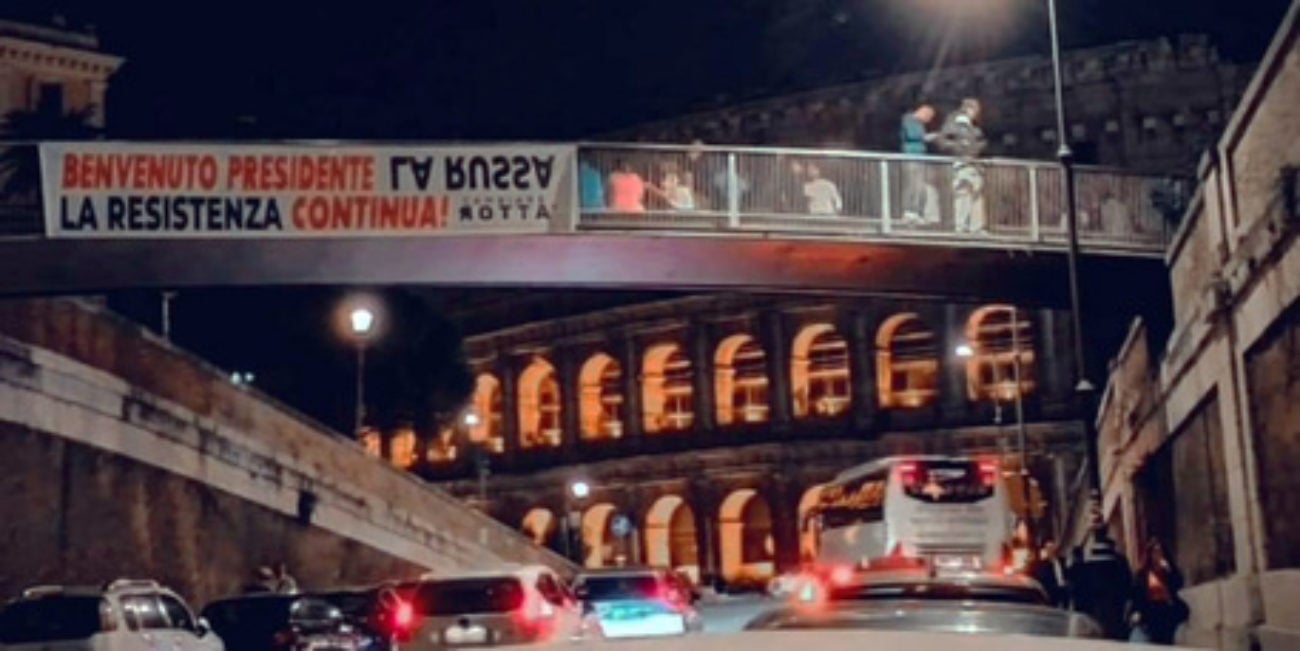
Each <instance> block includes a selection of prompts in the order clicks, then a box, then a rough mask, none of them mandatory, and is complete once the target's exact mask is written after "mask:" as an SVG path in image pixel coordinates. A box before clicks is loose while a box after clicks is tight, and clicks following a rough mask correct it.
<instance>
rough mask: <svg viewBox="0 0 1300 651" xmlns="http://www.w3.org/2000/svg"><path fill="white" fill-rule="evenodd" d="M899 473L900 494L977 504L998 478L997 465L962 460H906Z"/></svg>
mask: <svg viewBox="0 0 1300 651" xmlns="http://www.w3.org/2000/svg"><path fill="white" fill-rule="evenodd" d="M898 470H899V477H900V479H901V483H902V486H903V493H904V494H905V495H907V496H908V497H911V498H914V499H918V500H922V501H925V502H957V503H969V502H978V501H981V500H984V499H987V498H989V497H992V496H993V491H994V489H995V487H996V486H997V482H998V479H999V478H998V469H997V465H996V464H994V463H991V462H979V461H974V460H964V459H954V460H924V461H905V462H902V463H900V464H899V465H898Z"/></svg>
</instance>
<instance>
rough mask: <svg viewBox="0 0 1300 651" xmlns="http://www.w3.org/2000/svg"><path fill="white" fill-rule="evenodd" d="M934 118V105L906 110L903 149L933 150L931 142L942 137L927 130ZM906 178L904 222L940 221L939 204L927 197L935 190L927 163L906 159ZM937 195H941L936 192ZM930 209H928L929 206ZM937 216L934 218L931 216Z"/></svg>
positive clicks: (909, 151)
mask: <svg viewBox="0 0 1300 651" xmlns="http://www.w3.org/2000/svg"><path fill="white" fill-rule="evenodd" d="M933 121H934V107H933V106H930V105H929V104H922V105H920V106H918V107H916V110H913V111H911V112H909V113H904V114H903V122H902V125H901V126H900V128H899V140H900V141H901V143H902V151H903V153H904V154H908V155H909V156H924V155H925V154H928V153H929V152H930V143H931V142H934V141H935V140H937V139H938V138H939V134H938V133H935V132H931V131H929V130H927V127H928V126H929V125H930V123H931V122H933ZM901 172H902V179H903V223H904V224H926V223H933V222H935V221H938V212H937V209H938V206H937V205H934V206H932V205H929V203H928V202H927V201H926V200H927V199H928V198H929V197H930V195H931V194H935V193H934V190H933V189H932V188H930V187H929V185H928V184H926V182H925V163H922V162H919V161H904V162H903V164H902V169H901ZM936 198H937V196H936ZM927 209H928V210H927ZM932 216H933V219H931V217H932Z"/></svg>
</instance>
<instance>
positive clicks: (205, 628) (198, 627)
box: [194, 617, 212, 637]
mask: <svg viewBox="0 0 1300 651" xmlns="http://www.w3.org/2000/svg"><path fill="white" fill-rule="evenodd" d="M211 632H212V625H211V624H209V623H208V618H206V617H200V618H199V621H197V622H195V623H194V633H195V634H196V635H198V636H199V637H207V636H208V633H211Z"/></svg>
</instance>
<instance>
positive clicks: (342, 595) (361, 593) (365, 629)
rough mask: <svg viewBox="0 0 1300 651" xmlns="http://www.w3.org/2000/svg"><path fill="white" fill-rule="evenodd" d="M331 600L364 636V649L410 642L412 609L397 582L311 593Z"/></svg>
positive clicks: (391, 648) (390, 649)
mask: <svg viewBox="0 0 1300 651" xmlns="http://www.w3.org/2000/svg"><path fill="white" fill-rule="evenodd" d="M312 596H315V597H320V598H321V599H324V600H325V601H328V602H329V603H330V604H333V605H334V606H335V607H337V608H338V609H339V610H340V611H342V613H343V618H344V620H345V621H346V622H347V623H348V625H350V626H351V627H352V628H353V629H354V630H356V631H357V632H358V633H360V634H362V635H364V636H365V637H366V638H367V643H366V646H364V647H363V648H364V649H365V650H366V651H395V650H396V649H397V648H398V645H399V644H403V643H406V642H409V641H410V639H411V634H412V633H413V632H414V629H415V623H416V621H415V609H414V607H413V606H412V604H411V602H410V601H408V600H406V599H403V598H402V597H401V596H400V595H399V593H398V589H397V585H395V584H394V585H381V586H375V587H370V588H352V589H343V590H334V591H331V592H321V593H313V594H312Z"/></svg>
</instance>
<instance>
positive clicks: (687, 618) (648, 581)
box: [574, 568, 704, 638]
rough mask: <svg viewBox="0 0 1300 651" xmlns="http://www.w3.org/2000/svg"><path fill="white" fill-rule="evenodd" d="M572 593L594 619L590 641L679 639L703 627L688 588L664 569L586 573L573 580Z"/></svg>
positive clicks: (679, 577)
mask: <svg viewBox="0 0 1300 651" xmlns="http://www.w3.org/2000/svg"><path fill="white" fill-rule="evenodd" d="M574 591H575V592H576V593H577V595H578V598H579V599H581V600H582V602H583V604H584V610H585V612H586V613H587V614H588V616H589V617H592V618H594V619H595V622H594V623H589V624H588V629H590V630H591V632H592V633H593V635H592V636H593V637H594V636H595V633H598V634H599V636H601V637H605V638H622V637H656V636H663V635H683V634H686V633H692V632H698V631H701V630H703V628H704V620H703V619H702V618H701V617H700V614H699V612H698V611H696V610H695V606H694V604H695V601H696V596H695V591H694V589H693V587H692V585H691V583H690V582H689V581H687V580H685V579H684V578H683V577H682V576H681V575H679V574H677V573H675V572H671V571H668V570H657V569H627V568H621V569H617V570H604V571H596V572H587V573H584V574H581V575H579V576H578V578H577V580H576V581H575V582H574Z"/></svg>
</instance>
